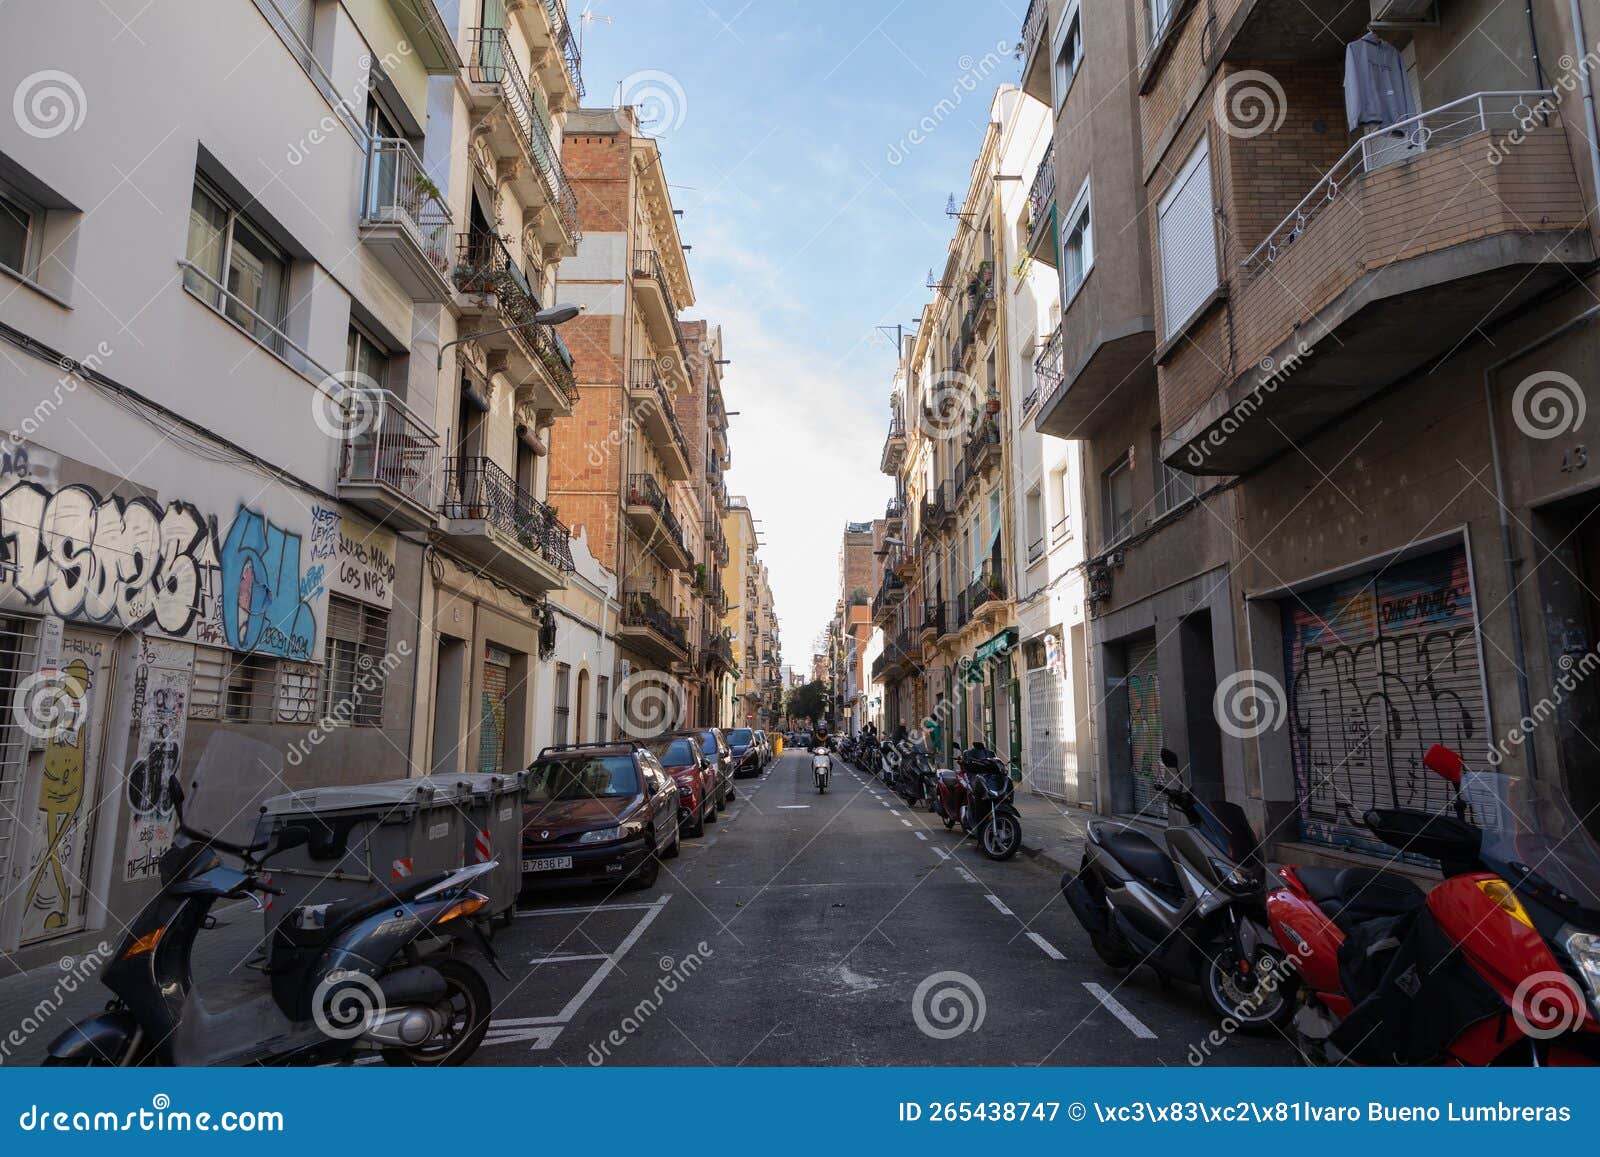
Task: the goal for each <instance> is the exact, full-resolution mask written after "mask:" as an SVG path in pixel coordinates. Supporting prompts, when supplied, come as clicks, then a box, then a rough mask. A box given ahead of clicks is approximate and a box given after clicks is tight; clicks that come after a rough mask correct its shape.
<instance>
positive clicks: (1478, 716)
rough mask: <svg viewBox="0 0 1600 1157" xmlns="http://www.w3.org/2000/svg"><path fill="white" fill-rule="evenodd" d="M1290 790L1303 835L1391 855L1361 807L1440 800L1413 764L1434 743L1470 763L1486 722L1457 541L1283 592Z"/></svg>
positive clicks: (1439, 783)
mask: <svg viewBox="0 0 1600 1157" xmlns="http://www.w3.org/2000/svg"><path fill="white" fill-rule="evenodd" d="M1283 622H1284V668H1285V671H1286V673H1287V675H1288V678H1289V688H1288V691H1289V725H1290V727H1291V729H1292V730H1291V734H1292V739H1293V752H1294V770H1295V793H1296V798H1297V802H1298V804H1299V818H1300V835H1301V837H1302V838H1303V839H1305V840H1308V841H1311V842H1315V843H1320V844H1333V845H1337V846H1344V847H1355V848H1359V849H1362V850H1367V851H1373V852H1378V853H1380V854H1384V855H1392V854H1393V852H1392V850H1391V849H1388V848H1386V847H1385V846H1384V845H1383V844H1381V843H1379V842H1378V841H1377V840H1376V839H1374V838H1373V836H1372V833H1371V832H1369V831H1368V830H1367V828H1366V826H1365V825H1364V824H1363V823H1362V822H1361V816H1362V815H1363V814H1364V813H1365V812H1366V811H1367V810H1368V809H1370V808H1373V807H1380V808H1383V807H1403V808H1427V809H1435V808H1448V806H1449V803H1450V788H1449V785H1447V784H1446V783H1445V781H1444V780H1442V779H1440V778H1439V777H1438V776H1436V775H1434V774H1433V773H1432V772H1430V771H1428V770H1427V769H1425V768H1424V767H1423V766H1422V756H1423V754H1424V753H1425V752H1426V751H1427V750H1428V748H1429V747H1430V746H1432V745H1433V744H1435V743H1443V744H1445V745H1446V746H1448V747H1451V748H1454V749H1455V750H1457V751H1460V752H1461V753H1462V754H1463V755H1465V756H1466V757H1467V761H1468V762H1469V763H1472V762H1475V761H1476V760H1477V759H1479V758H1480V757H1481V754H1482V751H1483V749H1484V741H1485V738H1486V736H1487V732H1488V726H1487V720H1486V714H1485V708H1484V691H1483V675H1482V670H1481V665H1480V661H1479V654H1478V640H1477V633H1476V629H1475V625H1474V623H1475V618H1474V611H1473V597H1472V585H1471V581H1470V578H1469V575H1468V571H1467V559H1466V552H1465V551H1464V550H1463V549H1461V548H1459V547H1458V548H1455V549H1452V550H1448V551H1444V552H1442V553H1439V554H1433V555H1428V556H1426V557H1424V558H1420V559H1413V560H1410V561H1408V562H1404V563H1397V564H1394V565H1392V566H1388V567H1385V568H1383V569H1382V570H1379V571H1376V572H1373V573H1370V574H1367V575H1361V576H1357V577H1355V578H1352V579H1348V580H1346V581H1344V582H1341V583H1336V584H1333V585H1332V586H1327V587H1321V588H1319V589H1317V590H1314V591H1311V592H1308V593H1305V594H1303V595H1301V596H1299V597H1297V598H1294V599H1290V600H1287V601H1286V602H1285V604H1284V607H1283Z"/></svg>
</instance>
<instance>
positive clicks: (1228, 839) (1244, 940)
mask: <svg viewBox="0 0 1600 1157" xmlns="http://www.w3.org/2000/svg"><path fill="white" fill-rule="evenodd" d="M1161 762H1162V764H1163V765H1164V766H1165V767H1166V768H1167V769H1168V770H1169V771H1171V772H1172V773H1173V776H1172V778H1171V779H1170V780H1169V781H1168V782H1167V783H1165V784H1163V785H1161V786H1160V787H1159V788H1158V790H1159V791H1160V792H1161V793H1162V794H1163V795H1165V796H1166V798H1167V801H1168V803H1169V804H1170V805H1171V809H1172V810H1171V812H1170V813H1169V815H1168V820H1167V823H1168V826H1167V829H1166V831H1165V832H1164V833H1163V836H1164V839H1165V845H1166V846H1165V847H1163V846H1161V845H1160V844H1158V843H1156V841H1155V840H1153V839H1151V838H1150V837H1149V836H1148V835H1146V834H1145V833H1144V832H1143V831H1141V830H1140V829H1138V828H1136V827H1133V826H1132V825H1129V824H1122V823H1111V822H1106V821H1101V820H1096V821H1092V822H1091V823H1090V824H1089V840H1088V843H1087V845H1086V847H1085V850H1084V855H1083V865H1082V866H1081V867H1080V868H1079V869H1078V871H1077V872H1076V873H1072V872H1069V873H1067V874H1066V875H1064V876H1063V877H1062V878H1061V890H1062V893H1063V894H1064V895H1065V897H1066V899H1067V903H1068V904H1069V905H1071V907H1072V911H1073V913H1074V914H1075V915H1076V916H1077V918H1078V921H1079V923H1081V924H1082V925H1083V927H1084V930H1085V931H1087V932H1088V933H1089V942H1090V944H1091V945H1092V946H1093V948H1094V950H1095V953H1096V954H1097V955H1098V956H1099V957H1100V959H1101V960H1102V961H1104V962H1105V963H1106V964H1107V965H1109V966H1111V967H1112V968H1116V969H1118V970H1120V971H1129V970H1132V969H1134V968H1137V967H1138V966H1139V965H1141V964H1148V965H1149V966H1150V967H1151V968H1153V969H1155V970H1156V972H1157V974H1158V975H1159V976H1160V977H1161V978H1162V980H1163V981H1167V980H1182V981H1186V982H1188V983H1191V984H1198V985H1199V986H1200V988H1201V990H1202V991H1203V992H1204V993H1205V996H1206V1001H1207V1003H1208V1004H1209V1005H1210V1006H1211V1009H1212V1011H1213V1012H1215V1013H1216V1014H1217V1016H1219V1017H1221V1018H1224V1019H1230V1020H1233V1021H1235V1022H1237V1023H1238V1024H1239V1026H1240V1027H1241V1028H1243V1029H1245V1030H1246V1031H1256V1032H1259V1031H1265V1030H1267V1029H1268V1028H1269V1027H1271V1026H1272V1025H1274V1024H1281V1023H1283V1022H1284V1021H1286V1020H1287V1019H1288V1016H1289V1012H1290V1008H1291V1005H1290V1002H1289V996H1290V992H1291V989H1292V984H1291V981H1292V978H1291V977H1289V976H1287V975H1286V973H1285V971H1284V969H1285V964H1284V962H1283V958H1282V955H1281V954H1280V953H1279V952H1277V951H1276V950H1275V948H1274V945H1273V939H1272V934H1271V931H1270V929H1269V927H1268V925H1267V920H1266V904H1265V900H1266V865H1265V863H1264V862H1263V860H1262V858H1261V852H1260V848H1259V846H1258V844H1257V842H1256V837H1255V833H1254V832H1253V831H1251V828H1250V821H1249V819H1248V818H1247V817H1246V816H1245V814H1244V811H1243V810H1242V809H1241V808H1240V807H1239V806H1238V805H1237V804H1233V803H1228V802H1225V801H1221V800H1216V801H1202V800H1200V799H1198V798H1196V797H1195V795H1194V794H1193V793H1192V792H1190V791H1189V790H1188V789H1187V788H1186V787H1184V786H1183V782H1182V780H1181V779H1180V778H1179V777H1178V775H1177V772H1178V758H1177V756H1176V755H1174V754H1173V753H1172V752H1171V751H1168V750H1163V751H1162V752H1161Z"/></svg>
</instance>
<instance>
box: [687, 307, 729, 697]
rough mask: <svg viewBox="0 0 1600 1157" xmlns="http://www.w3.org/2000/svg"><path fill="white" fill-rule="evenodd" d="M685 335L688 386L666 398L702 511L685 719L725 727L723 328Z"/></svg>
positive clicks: (696, 327) (692, 324) (692, 329)
mask: <svg viewBox="0 0 1600 1157" xmlns="http://www.w3.org/2000/svg"><path fill="white" fill-rule="evenodd" d="M683 334H684V339H685V341H686V342H687V343H688V347H689V351H690V354H689V384H688V387H687V388H686V389H685V390H682V391H680V392H679V393H678V394H677V395H676V396H675V397H674V398H673V400H672V402H673V409H674V411H675V412H676V413H677V415H678V419H679V423H680V425H681V426H682V428H683V432H684V437H685V438H686V439H687V440H688V443H689V452H690V457H691V459H692V462H691V474H692V477H693V482H694V490H695V502H696V504H697V505H698V507H699V509H700V510H701V512H702V515H701V517H700V520H699V521H700V524H701V534H702V536H703V538H704V542H705V549H704V552H703V554H702V561H701V562H700V563H699V564H698V565H697V566H696V568H695V576H694V590H695V594H696V595H697V596H698V607H697V609H696V612H695V617H696V618H697V619H698V621H699V625H698V631H699V638H700V640H701V645H700V661H699V663H698V664H697V666H696V667H695V670H694V673H693V677H694V679H695V680H696V681H697V682H698V684H699V688H698V690H697V693H696V696H695V698H697V699H698V701H699V710H698V712H697V713H695V714H694V715H692V716H690V718H691V719H692V720H693V721H694V722H696V723H698V724H700V725H702V726H726V725H727V724H728V723H729V722H730V721H731V719H732V702H733V696H734V694H735V693H736V687H735V676H736V674H737V670H736V668H735V666H734V661H733V643H732V640H731V639H730V638H729V637H728V633H727V631H726V630H725V629H724V628H723V625H722V624H723V618H724V617H725V616H726V615H727V613H728V610H729V608H730V607H731V606H732V596H731V595H730V594H729V590H728V586H727V584H726V583H725V582H724V581H723V568H724V567H726V566H727V565H728V563H729V561H730V553H729V549H728V536H727V534H726V533H725V532H724V531H723V528H722V524H723V518H724V516H725V515H726V514H727V510H728V484H727V480H726V478H725V477H724V472H725V471H726V470H727V469H728V467H729V466H730V465H731V464H732V454H731V452H730V449H729V445H728V406H727V402H726V401H725V400H724V398H723V394H722V367H723V366H724V365H725V364H727V363H726V360H725V359H724V358H723V356H722V330H721V328H720V327H717V326H712V325H710V324H708V323H707V322H704V321H686V322H684V324H683Z"/></svg>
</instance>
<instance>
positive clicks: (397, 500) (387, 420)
mask: <svg viewBox="0 0 1600 1157" xmlns="http://www.w3.org/2000/svg"><path fill="white" fill-rule="evenodd" d="M341 400H342V402H343V406H344V418H345V420H344V423H343V428H344V429H345V430H347V431H349V433H348V434H347V435H346V437H345V440H344V444H343V445H342V446H341V447H340V452H339V483H338V491H339V498H340V499H341V500H342V501H344V502H347V503H349V504H350V505H351V506H353V507H355V508H356V509H357V510H360V511H361V512H362V513H364V514H366V515H368V516H369V517H371V518H373V519H374V520H376V521H377V522H378V523H379V525H382V526H386V527H388V528H389V529H390V530H399V531H406V530H432V529H433V528H434V526H435V525H436V517H437V516H436V513H435V506H436V504H437V501H438V499H437V497H436V495H437V493H438V465H439V437H438V435H437V434H435V433H434V432H433V430H432V429H430V428H429V427H428V426H427V424H426V423H424V422H423V421H421V420H420V419H419V418H417V417H416V416H415V415H414V414H412V413H411V411H410V410H408V409H407V408H406V406H405V404H404V403H403V402H401V401H400V399H399V398H397V397H396V396H395V395H394V394H392V393H390V392H389V391H388V390H380V391H364V390H360V389H355V388H352V389H350V390H348V391H347V392H346V394H345V395H344V397H343V399H341Z"/></svg>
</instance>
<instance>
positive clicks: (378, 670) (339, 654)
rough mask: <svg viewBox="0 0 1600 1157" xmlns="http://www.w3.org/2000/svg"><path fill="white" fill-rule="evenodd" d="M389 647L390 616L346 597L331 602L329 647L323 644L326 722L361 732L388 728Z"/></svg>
mask: <svg viewBox="0 0 1600 1157" xmlns="http://www.w3.org/2000/svg"><path fill="white" fill-rule="evenodd" d="M388 647H389V612H388V611H385V610H383V609H382V608H379V607H369V606H368V605H367V604H365V603H358V602H357V601H356V600H355V599H351V598H346V597H345V596H344V595H335V594H330V595H329V596H328V630H327V641H326V642H325V643H324V644H323V668H324V679H323V686H324V688H325V690H324V695H323V708H322V715H323V718H324V719H332V720H335V721H337V722H340V723H350V724H354V725H355V726H357V727H377V726H378V725H379V724H381V723H382V722H383V688H384V683H385V681H386V679H387V677H388V666H387V663H386V662H385V657H386V653H387V651H388Z"/></svg>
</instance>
